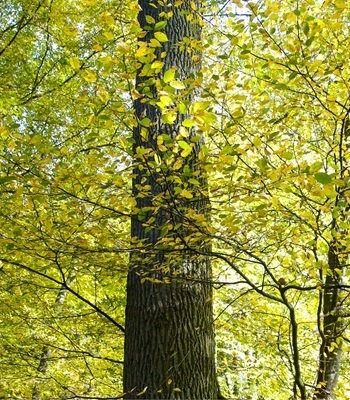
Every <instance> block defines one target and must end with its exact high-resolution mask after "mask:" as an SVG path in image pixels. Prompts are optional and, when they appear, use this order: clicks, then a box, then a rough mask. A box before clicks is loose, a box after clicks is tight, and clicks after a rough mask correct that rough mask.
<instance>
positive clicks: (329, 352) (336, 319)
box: [313, 116, 350, 400]
mask: <svg viewBox="0 0 350 400" xmlns="http://www.w3.org/2000/svg"><path fill="white" fill-rule="evenodd" d="M349 137H350V126H349V117H348V116H346V117H345V118H344V119H343V121H342V127H341V131H340V137H339V144H338V154H337V156H336V157H335V163H336V164H337V165H338V166H339V170H340V178H341V179H342V180H344V182H345V181H346V180H347V178H346V173H347V171H348V151H349V144H348V140H349ZM334 211H335V214H337V217H334V219H333V221H332V225H331V226H332V234H333V239H332V241H331V242H330V243H329V250H328V270H327V273H326V276H325V278H323V276H322V271H321V276H320V278H321V280H323V281H324V290H323V292H322V293H320V305H322V307H320V311H322V316H323V318H321V317H320V315H319V322H318V323H319V331H320V334H321V345H320V353H319V366H318V371H317V380H316V384H317V389H316V390H315V392H314V397H313V399H314V400H331V399H335V395H334V389H335V388H336V385H337V383H338V377H339V372H340V364H341V356H342V349H341V342H342V336H343V332H344V328H345V327H344V318H343V314H344V310H343V309H344V295H343V294H342V290H341V285H342V276H343V273H344V271H345V268H346V265H347V264H348V252H349V251H348V239H347V236H348V230H347V229H346V228H345V229H344V226H347V225H348V224H349V219H348V215H349V204H348V201H347V198H346V196H344V191H343V188H342V187H340V188H339V190H338V196H337V198H336V201H335V205H334Z"/></svg>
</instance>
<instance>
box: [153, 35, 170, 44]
mask: <svg viewBox="0 0 350 400" xmlns="http://www.w3.org/2000/svg"><path fill="white" fill-rule="evenodd" d="M154 37H155V38H156V39H157V40H158V41H159V42H161V43H162V42H167V41H168V37H167V35H166V34H165V33H163V32H154Z"/></svg>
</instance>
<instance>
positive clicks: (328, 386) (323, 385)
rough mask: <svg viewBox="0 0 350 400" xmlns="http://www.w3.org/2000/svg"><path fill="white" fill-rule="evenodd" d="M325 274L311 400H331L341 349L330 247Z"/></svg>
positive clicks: (336, 266)
mask: <svg viewBox="0 0 350 400" xmlns="http://www.w3.org/2000/svg"><path fill="white" fill-rule="evenodd" d="M328 266H329V269H330V271H329V273H328V274H327V276H326V278H325V289H324V292H323V294H322V302H323V329H322V335H321V340H322V341H321V346H320V356H319V357H320V358H319V367H318V373H317V386H318V389H317V390H316V391H315V393H314V400H331V399H334V395H333V392H334V389H335V387H336V385H337V382H338V376H339V369H340V360H341V346H340V342H339V339H340V338H341V336H342V333H343V321H342V318H341V316H340V304H341V298H340V290H339V286H340V285H341V271H342V263H341V262H340V260H339V255H338V251H337V249H336V248H335V247H333V246H332V244H331V245H330V249H329V252H328Z"/></svg>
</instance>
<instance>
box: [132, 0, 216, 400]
mask: <svg viewBox="0 0 350 400" xmlns="http://www.w3.org/2000/svg"><path fill="white" fill-rule="evenodd" d="M139 5H140V13H139V16H138V20H139V23H140V27H141V32H140V33H139V44H138V46H139V47H138V50H137V52H136V57H137V61H138V71H137V77H136V91H137V92H136V95H135V97H136V99H135V100H134V108H135V114H136V118H137V124H136V126H135V128H134V131H133V141H134V144H133V157H134V171H133V197H134V198H135V200H136V207H135V209H134V216H133V218H132V222H131V234H132V239H133V240H134V242H133V243H134V245H135V252H133V253H132V256H131V260H130V264H131V265H130V270H129V274H128V283H127V299H126V301H127V303H126V331H125V353H124V392H126V396H125V397H126V398H135V399H136V398H139V397H140V396H142V397H143V398H150V399H151V398H152V399H154V398H164V399H173V398H174V399H175V398H179V399H180V398H210V399H214V398H217V396H218V395H219V391H218V386H217V380H216V371H215V344H214V327H213V309H212V286H211V282H210V280H211V276H212V272H211V267H210V260H209V258H208V256H207V255H204V256H202V255H200V253H202V252H205V250H206V249H207V248H208V247H209V246H210V243H209V242H208V238H207V236H206V235H205V234H203V233H202V232H201V230H200V229H198V228H196V225H194V224H192V223H191V222H192V221H195V222H196V221H197V219H198V217H200V218H201V227H202V228H203V229H204V230H205V229H206V224H207V221H208V213H209V205H208V191H207V190H208V189H207V179H206V177H205V173H204V170H203V168H202V166H201V159H200V152H201V145H202V142H203V138H202V137H201V134H200V133H199V132H198V131H196V130H195V129H192V128H190V127H189V125H188V124H187V123H186V121H188V118H189V116H190V113H191V110H192V109H193V108H194V107H197V108H198V107H202V104H201V103H200V102H199V101H197V102H195V101H196V97H197V96H198V84H196V80H197V79H199V74H200V67H201V25H202V19H201V7H202V5H201V2H200V1H196V2H190V1H183V2H177V1H171V2H167V3H163V2H160V1H156V2H151V1H148V0H141V1H140V2H139ZM193 248H194V249H198V250H199V251H198V252H196V251H194V250H193Z"/></svg>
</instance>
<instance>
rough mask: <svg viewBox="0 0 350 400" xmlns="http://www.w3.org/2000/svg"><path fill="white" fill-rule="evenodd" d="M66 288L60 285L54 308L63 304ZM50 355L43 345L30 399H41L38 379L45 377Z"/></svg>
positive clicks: (68, 281)
mask: <svg viewBox="0 0 350 400" xmlns="http://www.w3.org/2000/svg"><path fill="white" fill-rule="evenodd" d="M74 278H75V274H72V275H71V276H70V277H68V279H67V280H66V284H67V285H70V284H71V283H72V282H73V280H74ZM67 293H68V291H67V289H66V288H65V287H64V286H62V287H61V288H60V290H59V292H58V294H57V297H56V300H55V308H59V307H61V306H62V305H63V303H64V301H65V300H66V297H67ZM50 357H51V351H50V347H49V346H47V345H44V346H43V348H42V352H41V356H40V360H39V365H38V368H37V371H38V372H39V373H40V375H41V376H40V378H39V380H38V381H37V382H36V383H35V384H34V387H33V390H32V400H41V394H40V392H41V390H40V381H41V378H42V377H44V379H45V374H46V373H47V370H48V368H49V363H50Z"/></svg>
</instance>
